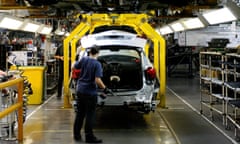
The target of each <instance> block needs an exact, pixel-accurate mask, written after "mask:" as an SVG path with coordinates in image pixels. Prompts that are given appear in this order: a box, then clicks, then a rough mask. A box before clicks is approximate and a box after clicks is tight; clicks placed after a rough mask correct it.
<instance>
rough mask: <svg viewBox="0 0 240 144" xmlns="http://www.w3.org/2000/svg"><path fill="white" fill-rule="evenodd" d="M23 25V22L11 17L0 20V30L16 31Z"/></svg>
mask: <svg viewBox="0 0 240 144" xmlns="http://www.w3.org/2000/svg"><path fill="white" fill-rule="evenodd" d="M22 24H23V20H21V19H18V18H15V17H11V16H7V15H6V16H3V17H2V18H1V20H0V28H6V29H12V30H18V29H19V28H20V27H21V25H22Z"/></svg>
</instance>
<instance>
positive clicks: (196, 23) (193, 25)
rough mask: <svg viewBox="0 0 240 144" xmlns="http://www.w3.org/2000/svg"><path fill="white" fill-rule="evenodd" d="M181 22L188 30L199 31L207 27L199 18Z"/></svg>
mask: <svg viewBox="0 0 240 144" xmlns="http://www.w3.org/2000/svg"><path fill="white" fill-rule="evenodd" d="M180 21H181V23H182V24H183V25H184V27H185V28H186V29H197V28H203V27H205V25H204V24H203V22H202V21H201V20H200V19H199V18H189V19H182V20H180Z"/></svg>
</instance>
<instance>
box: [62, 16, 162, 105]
mask: <svg viewBox="0 0 240 144" xmlns="http://www.w3.org/2000/svg"><path fill="white" fill-rule="evenodd" d="M78 18H81V22H80V24H79V25H78V26H77V27H76V28H75V29H74V30H73V31H72V32H71V33H70V35H69V36H68V37H66V38H65V39H64V105H63V107H64V108H69V107H71V104H70V90H69V79H70V78H69V75H68V73H69V69H68V67H69V63H68V61H69V60H70V59H69V57H68V56H69V49H71V61H72V62H73V61H74V60H75V54H76V43H77V42H78V41H79V39H81V37H83V36H84V35H86V33H88V34H91V32H93V31H94V29H95V28H96V27H99V26H104V25H109V26H130V27H132V28H134V30H135V31H136V32H137V34H138V35H139V36H146V38H148V39H149V40H151V41H152V42H153V49H154V67H155V69H156V72H157V76H158V77H159V79H160V90H159V93H158V99H159V100H160V104H159V106H160V107H165V103H166V102H165V101H166V99H165V91H166V90H165V89H166V46H165V40H164V38H163V37H162V36H161V35H159V34H158V33H157V32H156V31H155V30H154V29H153V28H152V27H151V25H150V24H149V23H148V20H149V16H148V15H146V14H81V15H78ZM69 47H70V48H69ZM148 49H149V46H146V48H145V51H146V54H147V55H148Z"/></svg>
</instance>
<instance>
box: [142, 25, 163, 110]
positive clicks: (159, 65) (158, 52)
mask: <svg viewBox="0 0 240 144" xmlns="http://www.w3.org/2000/svg"><path fill="white" fill-rule="evenodd" d="M138 26H139V27H140V28H141V30H142V31H143V32H144V33H145V34H146V35H147V36H148V37H149V38H150V39H152V40H153V42H154V67H155V69H156V70H157V72H158V76H159V78H160V91H159V93H158V97H159V98H160V107H166V95H165V94H166V44H165V40H164V38H163V37H162V36H161V35H159V34H158V33H157V32H156V31H155V30H154V29H153V28H152V27H151V26H150V25H149V24H148V23H146V22H145V23H143V24H141V25H138ZM159 46H160V47H159ZM159 58H160V59H159Z"/></svg>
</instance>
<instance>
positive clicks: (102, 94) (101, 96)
mask: <svg viewBox="0 0 240 144" xmlns="http://www.w3.org/2000/svg"><path fill="white" fill-rule="evenodd" d="M99 96H100V98H102V99H105V98H107V95H106V94H104V93H101V94H100V95H99Z"/></svg>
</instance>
